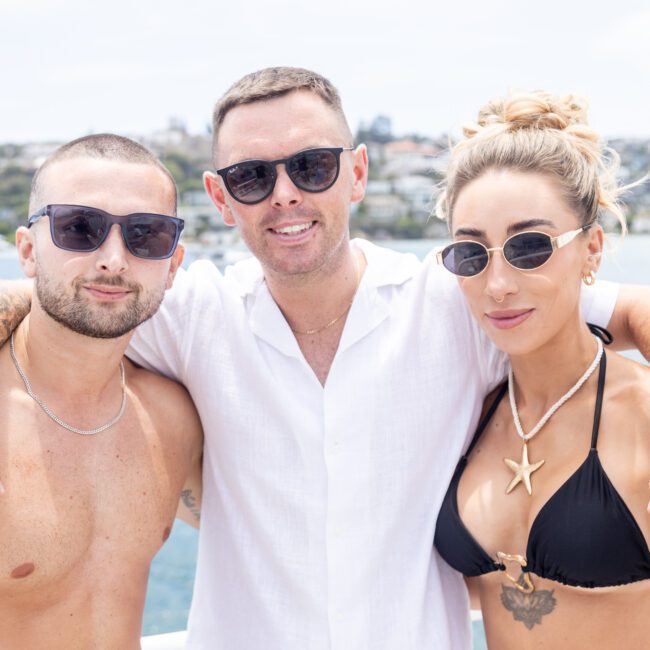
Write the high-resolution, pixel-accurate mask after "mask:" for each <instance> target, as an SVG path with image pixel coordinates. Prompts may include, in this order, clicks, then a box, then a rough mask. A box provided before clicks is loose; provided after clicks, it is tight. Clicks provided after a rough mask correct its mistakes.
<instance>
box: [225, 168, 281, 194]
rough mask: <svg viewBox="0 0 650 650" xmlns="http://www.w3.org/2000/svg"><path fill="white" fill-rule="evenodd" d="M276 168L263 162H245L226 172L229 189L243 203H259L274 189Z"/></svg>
mask: <svg viewBox="0 0 650 650" xmlns="http://www.w3.org/2000/svg"><path fill="white" fill-rule="evenodd" d="M274 182H275V169H274V168H273V165H271V164H269V163H267V162H263V161H257V162H249V163H247V162H244V163H241V164H239V165H236V166H235V167H231V168H230V169H229V170H228V172H227V173H226V184H227V185H228V191H229V192H230V193H231V194H232V195H233V196H234V197H235V198H236V199H237V200H238V201H240V202H241V203H258V202H259V201H262V200H263V199H265V198H266V197H267V196H268V195H269V194H270V193H271V190H272V189H273V183H274Z"/></svg>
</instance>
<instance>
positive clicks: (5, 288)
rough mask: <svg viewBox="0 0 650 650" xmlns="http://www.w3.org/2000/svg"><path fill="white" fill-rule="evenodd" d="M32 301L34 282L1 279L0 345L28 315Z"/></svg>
mask: <svg viewBox="0 0 650 650" xmlns="http://www.w3.org/2000/svg"><path fill="white" fill-rule="evenodd" d="M31 301H32V283H31V282H30V281H26V280H0V346H2V345H4V343H6V342H7V340H8V339H9V337H10V336H11V333H12V332H13V331H14V330H15V329H16V327H18V324H19V323H20V322H21V321H22V320H23V318H25V316H27V314H28V313H29V310H30V307H31Z"/></svg>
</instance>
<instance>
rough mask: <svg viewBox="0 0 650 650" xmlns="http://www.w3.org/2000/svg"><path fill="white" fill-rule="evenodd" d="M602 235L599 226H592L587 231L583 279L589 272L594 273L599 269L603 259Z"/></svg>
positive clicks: (603, 239) (603, 238)
mask: <svg viewBox="0 0 650 650" xmlns="http://www.w3.org/2000/svg"><path fill="white" fill-rule="evenodd" d="M604 241H605V237H604V233H603V229H602V228H601V226H599V225H594V226H592V227H591V228H589V230H588V231H587V256H586V259H585V263H584V265H583V267H582V275H583V277H584V276H586V275H589V273H590V272H592V271H593V272H594V273H596V271H598V269H599V268H600V263H601V261H602V257H603V246H604Z"/></svg>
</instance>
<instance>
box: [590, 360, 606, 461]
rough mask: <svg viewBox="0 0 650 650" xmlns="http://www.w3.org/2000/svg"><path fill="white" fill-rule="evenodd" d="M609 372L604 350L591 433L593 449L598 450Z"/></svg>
mask: <svg viewBox="0 0 650 650" xmlns="http://www.w3.org/2000/svg"><path fill="white" fill-rule="evenodd" d="M606 371H607V354H606V353H605V350H603V356H602V357H601V359H600V371H599V373H598V392H597V393H596V408H595V409H594V428H593V429H592V432H591V448H592V449H594V450H595V449H596V443H597V442H598V429H599V427H600V413H601V411H602V409H603V393H604V392H605V374H606Z"/></svg>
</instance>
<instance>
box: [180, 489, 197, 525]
mask: <svg viewBox="0 0 650 650" xmlns="http://www.w3.org/2000/svg"><path fill="white" fill-rule="evenodd" d="M181 501H182V502H183V504H184V505H185V507H186V508H187V509H188V510H189V511H190V512H191V513H192V514H193V515H194V516H195V517H196V520H197V521H201V508H200V507H199V506H198V505H197V504H196V497H195V496H194V495H193V494H192V490H183V491H182V492H181Z"/></svg>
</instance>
